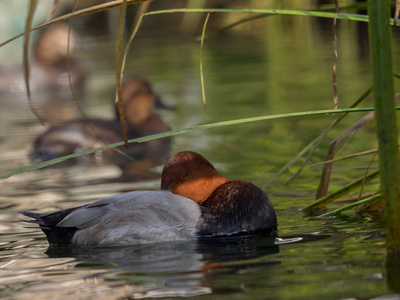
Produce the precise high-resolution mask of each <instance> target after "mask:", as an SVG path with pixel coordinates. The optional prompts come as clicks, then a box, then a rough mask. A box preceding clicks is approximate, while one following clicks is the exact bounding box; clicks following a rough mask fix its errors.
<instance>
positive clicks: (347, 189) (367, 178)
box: [301, 170, 379, 211]
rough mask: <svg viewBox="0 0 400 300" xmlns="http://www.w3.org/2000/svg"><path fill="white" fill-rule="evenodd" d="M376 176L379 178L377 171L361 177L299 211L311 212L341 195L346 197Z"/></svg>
mask: <svg viewBox="0 0 400 300" xmlns="http://www.w3.org/2000/svg"><path fill="white" fill-rule="evenodd" d="M378 176H379V170H377V171H374V172H371V173H370V174H368V175H367V176H365V177H364V176H363V177H361V178H359V179H357V180H355V181H353V182H351V183H349V184H347V185H346V186H344V187H343V188H341V189H339V190H337V191H335V192H333V193H332V194H329V195H327V196H325V197H322V198H320V199H318V200H316V201H314V202H312V203H310V204H308V205H306V206H304V207H303V208H302V209H301V210H305V211H307V210H311V209H313V208H317V207H323V206H326V205H327V204H329V203H331V202H333V201H335V200H336V199H337V198H339V197H341V196H343V195H346V194H347V193H349V192H351V191H352V190H354V189H356V188H358V187H360V186H362V185H364V184H366V183H368V182H370V181H372V180H373V179H375V178H376V177H378Z"/></svg>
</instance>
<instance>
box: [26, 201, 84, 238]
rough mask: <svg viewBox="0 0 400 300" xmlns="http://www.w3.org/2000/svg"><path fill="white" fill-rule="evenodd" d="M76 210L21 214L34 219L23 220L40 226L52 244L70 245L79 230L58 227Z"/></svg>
mask: <svg viewBox="0 0 400 300" xmlns="http://www.w3.org/2000/svg"><path fill="white" fill-rule="evenodd" d="M75 209H77V207H74V208H70V209H65V210H61V211H57V212H54V213H47V214H39V213H35V212H31V211H21V212H20V213H21V214H23V215H24V216H27V217H29V218H32V219H33V220H23V221H24V222H27V223H33V224H38V225H39V228H40V229H41V230H42V231H43V232H44V234H45V235H46V237H47V240H48V241H49V243H50V244H56V245H69V244H71V240H72V237H73V236H74V234H75V232H76V231H77V230H78V229H77V228H75V227H57V224H58V223H60V221H61V220H62V219H64V218H65V217H66V216H67V215H69V214H70V213H71V212H72V211H74V210H75ZM27 228H36V227H27Z"/></svg>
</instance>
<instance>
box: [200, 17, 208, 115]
mask: <svg viewBox="0 0 400 300" xmlns="http://www.w3.org/2000/svg"><path fill="white" fill-rule="evenodd" d="M209 17H210V13H208V14H207V17H206V20H205V21H204V26H203V32H202V34H201V43H200V81H201V94H202V96H203V104H204V109H206V108H207V102H206V92H205V88H204V75H203V44H204V36H205V34H206V27H207V22H208V18H209Z"/></svg>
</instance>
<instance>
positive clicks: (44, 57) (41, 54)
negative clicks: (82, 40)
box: [0, 24, 86, 122]
mask: <svg viewBox="0 0 400 300" xmlns="http://www.w3.org/2000/svg"><path fill="white" fill-rule="evenodd" d="M68 37H69V38H68ZM34 40H35V41H34V48H33V56H34V57H33V59H32V60H31V61H30V79H29V82H30V90H31V94H32V103H33V106H34V107H35V108H36V109H37V110H38V111H39V115H41V116H42V118H43V119H44V121H47V122H53V121H59V120H66V119H70V118H73V117H75V116H76V105H75V103H74V101H73V93H72V91H71V85H70V81H69V78H68V73H69V74H70V75H69V76H70V78H71V84H72V87H73V90H74V94H75V96H76V98H77V100H78V101H80V100H82V99H83V93H84V85H85V79H86V76H85V72H84V70H83V68H82V66H81V63H80V61H79V60H78V59H77V58H76V56H75V51H74V50H75V49H76V44H77V40H78V38H77V36H76V35H75V34H74V32H73V31H72V30H70V29H69V27H68V26H67V25H65V24H54V25H51V26H48V27H45V28H43V29H40V30H39V31H38V33H37V35H36V37H34ZM23 74H24V72H23V68H22V66H21V65H18V66H15V65H4V63H3V64H2V65H1V66H0V92H2V93H12V94H13V95H16V96H20V97H21V98H23V99H24V101H26V88H25V80H24V75H23ZM14 98H15V97H14Z"/></svg>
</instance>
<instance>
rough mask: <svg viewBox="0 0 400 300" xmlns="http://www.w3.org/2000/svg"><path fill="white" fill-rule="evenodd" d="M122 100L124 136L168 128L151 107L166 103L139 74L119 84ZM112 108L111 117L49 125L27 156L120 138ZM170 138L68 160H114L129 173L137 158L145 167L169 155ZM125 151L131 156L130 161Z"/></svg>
mask: <svg viewBox="0 0 400 300" xmlns="http://www.w3.org/2000/svg"><path fill="white" fill-rule="evenodd" d="M122 101H123V105H124V109H125V116H126V127H127V134H128V139H133V138H138V137H142V136H146V135H151V134H156V133H161V132H165V131H168V130H169V129H168V126H167V125H166V124H165V123H164V122H163V120H162V119H161V117H160V116H159V115H158V114H157V112H156V111H155V108H156V107H159V108H167V109H170V107H168V106H166V105H164V104H163V103H162V102H161V100H160V99H159V98H158V97H157V95H156V94H155V93H154V92H153V90H152V88H151V86H150V84H149V83H148V82H147V81H145V80H143V79H139V78H131V79H128V80H126V81H125V82H124V83H123V85H122ZM115 106H116V105H115ZM115 112H116V116H115V119H114V120H102V119H75V120H71V121H66V122H63V123H60V124H58V125H56V126H52V127H50V128H49V129H48V130H47V131H45V132H44V133H43V134H41V135H40V136H39V137H37V138H36V140H35V141H34V143H33V151H32V153H31V155H30V157H31V158H32V159H33V160H36V161H37V160H39V161H46V160H50V159H53V158H57V157H61V156H64V155H68V154H72V153H77V152H80V151H84V150H88V149H91V148H96V147H101V146H103V145H107V144H111V143H116V142H121V141H123V134H122V129H121V123H120V120H119V113H118V109H117V108H115ZM170 142H171V140H170V138H162V139H158V140H154V141H149V142H145V143H140V144H130V145H129V148H128V149H126V148H125V147H124V146H121V147H118V148H117V149H118V150H119V151H120V152H123V153H124V154H125V155H123V154H121V153H120V152H117V151H115V149H107V150H104V151H98V152H96V153H94V155H84V156H81V157H79V158H76V159H73V160H72V161H73V162H75V163H76V162H77V161H88V160H90V161H95V162H96V163H100V164H115V165H118V166H119V167H120V168H121V169H122V170H123V171H125V172H128V173H129V168H138V166H137V164H138V162H137V161H141V165H145V166H146V168H147V169H148V168H150V167H152V166H156V165H158V164H160V163H164V162H165V161H166V159H167V157H168V155H169V149H170ZM126 155H127V156H129V157H130V158H132V159H133V160H134V161H133V163H132V164H131V160H129V159H128V158H127V157H126ZM70 161H71V160H70ZM67 162H69V161H67ZM144 162H145V163H144Z"/></svg>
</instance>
